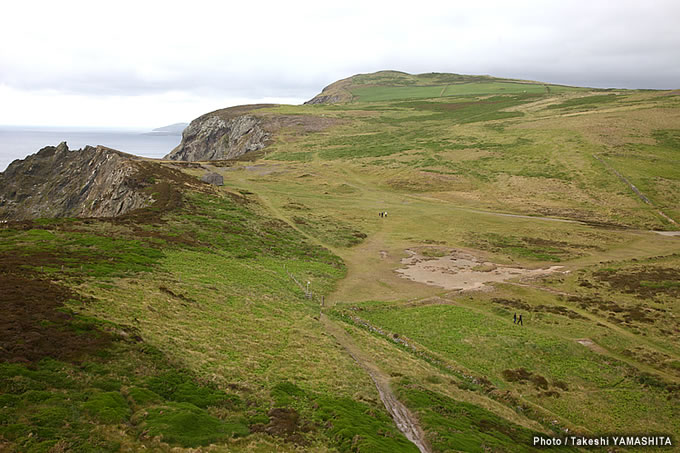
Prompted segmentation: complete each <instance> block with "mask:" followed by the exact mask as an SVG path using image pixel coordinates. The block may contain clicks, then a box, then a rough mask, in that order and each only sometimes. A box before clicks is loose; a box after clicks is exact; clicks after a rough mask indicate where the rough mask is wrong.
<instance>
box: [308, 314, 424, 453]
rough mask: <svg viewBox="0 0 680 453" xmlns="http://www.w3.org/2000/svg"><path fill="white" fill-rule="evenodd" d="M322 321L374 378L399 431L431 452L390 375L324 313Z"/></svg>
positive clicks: (329, 331) (416, 444) (417, 445)
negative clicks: (393, 384)
mask: <svg viewBox="0 0 680 453" xmlns="http://www.w3.org/2000/svg"><path fill="white" fill-rule="evenodd" d="M321 322H322V323H323V325H324V327H325V328H326V331H327V332H328V333H329V334H331V335H333V338H335V341H337V342H338V343H339V344H340V345H341V346H342V347H343V348H345V350H346V351H347V352H348V353H349V355H350V356H352V358H353V359H354V361H355V362H357V363H358V364H359V366H361V367H362V368H363V369H364V370H365V371H366V373H368V375H369V376H370V377H371V379H373V382H374V383H375V386H376V388H377V389H378V394H379V395H380V399H381V400H382V402H383V404H384V405H385V408H386V409H387V412H389V413H390V415H391V416H392V419H393V420H394V422H395V423H396V424H397V428H399V431H401V432H402V433H404V435H405V436H406V438H407V439H408V440H410V441H411V442H413V444H414V445H415V446H416V447H418V449H419V450H420V451H421V453H430V451H431V450H430V448H429V446H428V444H427V441H426V440H425V433H424V432H423V430H422V429H421V428H420V425H419V423H418V421H417V420H416V418H415V417H414V416H413V414H411V411H409V410H408V408H406V406H404V405H403V404H402V403H401V401H399V400H398V399H397V397H396V395H395V394H394V392H393V391H392V389H391V388H390V384H389V382H390V378H389V376H388V375H387V374H386V373H385V372H384V371H382V370H381V369H380V368H378V367H377V366H376V365H375V363H373V361H372V360H371V359H370V358H369V357H367V356H366V355H365V354H364V353H363V352H362V351H361V350H360V349H359V347H358V346H357V345H356V343H355V342H354V340H353V339H352V338H351V337H350V336H349V335H348V334H347V333H346V332H345V331H344V330H343V329H342V328H341V327H339V326H338V325H337V324H335V323H334V322H333V321H331V320H330V319H329V318H328V317H327V316H326V315H325V314H323V313H322V314H321Z"/></svg>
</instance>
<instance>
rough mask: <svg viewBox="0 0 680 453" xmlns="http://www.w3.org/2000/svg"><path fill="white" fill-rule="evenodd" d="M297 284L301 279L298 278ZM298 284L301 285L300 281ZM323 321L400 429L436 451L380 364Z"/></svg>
mask: <svg viewBox="0 0 680 453" xmlns="http://www.w3.org/2000/svg"><path fill="white" fill-rule="evenodd" d="M259 199H260V200H261V201H262V202H263V204H264V205H265V207H266V208H268V209H269V211H270V212H271V213H273V214H274V215H275V216H276V217H278V218H279V219H280V220H282V221H284V222H286V223H287V224H288V225H289V226H290V227H291V228H293V229H294V230H296V231H297V232H298V233H300V234H302V235H303V236H305V237H306V238H308V239H309V240H310V241H312V242H314V243H315V244H318V245H320V246H322V247H325V248H327V249H330V250H331V251H332V252H333V253H335V254H336V255H339V254H338V253H337V252H336V250H335V249H334V248H333V247H330V246H329V245H327V244H324V243H323V242H321V241H320V240H318V239H317V238H316V237H314V236H312V235H310V234H308V233H306V232H305V231H303V230H301V229H300V228H298V226H297V225H295V223H293V222H292V221H290V220H289V219H288V218H287V217H286V216H285V215H283V213H281V211H280V210H279V209H277V208H276V206H274V204H273V203H272V202H271V201H270V200H268V199H267V198H265V197H263V196H259ZM296 283H298V282H297V281H296ZM298 285H300V284H299V283H298ZM319 321H321V323H322V324H323V326H324V328H325V330H326V332H328V333H329V334H330V335H332V336H333V338H335V341H337V342H338V344H340V345H341V346H342V347H343V348H345V350H346V351H347V352H348V353H349V355H350V356H351V357H352V358H353V359H354V361H355V362H357V364H359V366H360V367H362V368H363V369H364V370H365V371H366V373H368V375H369V376H370V377H371V379H372V380H373V383H374V384H375V387H376V388H377V389H378V394H379V395H380V400H381V401H382V403H383V405H384V406H385V409H387V412H388V413H389V414H390V416H391V417H392V419H393V420H394V423H395V424H396V425H397V428H399V431H401V432H402V433H403V434H404V436H406V438H407V439H408V440H409V441H411V442H412V443H413V444H414V445H415V446H416V447H418V450H420V452H421V453H431V451H432V450H430V447H429V446H428V444H427V441H426V440H425V433H424V432H423V430H422V428H421V427H420V423H419V422H418V419H417V418H416V417H415V416H414V415H413V414H412V413H411V411H409V410H408V408H407V407H406V406H404V404H403V403H402V402H401V401H399V399H398V398H397V395H395V394H394V392H393V391H392V389H391V388H390V384H389V382H390V377H389V376H388V375H387V374H386V373H385V372H384V371H382V370H381V369H380V368H378V366H377V365H376V364H375V363H374V362H373V360H372V359H371V358H370V357H369V356H367V355H366V354H364V353H363V352H362V351H361V349H359V347H358V346H357V344H356V343H355V342H354V340H353V339H352V338H351V337H350V336H349V335H348V334H347V333H346V332H345V331H344V330H343V329H342V328H341V327H340V326H338V325H337V324H336V323H334V322H333V321H332V320H331V319H329V318H328V317H327V316H326V315H325V314H324V313H323V311H322V312H321V313H320V314H319Z"/></svg>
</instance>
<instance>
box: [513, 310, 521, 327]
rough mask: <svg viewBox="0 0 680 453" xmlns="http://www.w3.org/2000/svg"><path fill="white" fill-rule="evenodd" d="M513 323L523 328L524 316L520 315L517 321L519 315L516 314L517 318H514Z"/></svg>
mask: <svg viewBox="0 0 680 453" xmlns="http://www.w3.org/2000/svg"><path fill="white" fill-rule="evenodd" d="M512 323H513V324H519V325H520V326H523V325H524V324H522V314H521V313H520V315H519V319H517V313H515V316H513V317H512Z"/></svg>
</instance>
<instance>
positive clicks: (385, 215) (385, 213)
mask: <svg viewBox="0 0 680 453" xmlns="http://www.w3.org/2000/svg"><path fill="white" fill-rule="evenodd" d="M378 215H379V216H380V217H387V211H382V212H379V213H378Z"/></svg>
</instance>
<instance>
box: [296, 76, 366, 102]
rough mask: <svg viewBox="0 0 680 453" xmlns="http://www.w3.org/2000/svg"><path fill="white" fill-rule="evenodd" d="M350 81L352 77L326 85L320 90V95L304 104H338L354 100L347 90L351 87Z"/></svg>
mask: <svg viewBox="0 0 680 453" xmlns="http://www.w3.org/2000/svg"><path fill="white" fill-rule="evenodd" d="M352 79H353V77H348V78H346V79H342V80H338V81H337V82H334V83H332V84H330V85H328V86H327V87H325V88H324V89H323V90H321V93H319V94H317V95H316V96H314V97H313V98H312V99H310V100H309V101H307V102H305V104H307V105H315V104H340V103H344V102H349V101H351V100H352V99H353V98H354V96H353V95H352V92H351V91H350V90H349V87H350V86H351V85H352Z"/></svg>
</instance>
